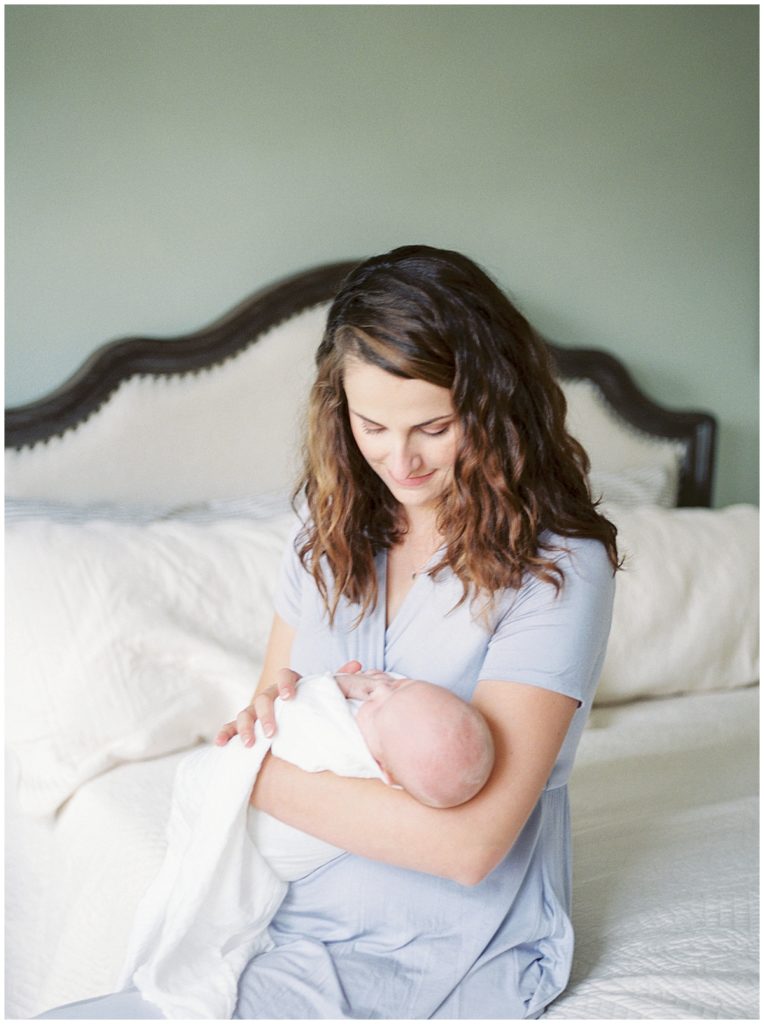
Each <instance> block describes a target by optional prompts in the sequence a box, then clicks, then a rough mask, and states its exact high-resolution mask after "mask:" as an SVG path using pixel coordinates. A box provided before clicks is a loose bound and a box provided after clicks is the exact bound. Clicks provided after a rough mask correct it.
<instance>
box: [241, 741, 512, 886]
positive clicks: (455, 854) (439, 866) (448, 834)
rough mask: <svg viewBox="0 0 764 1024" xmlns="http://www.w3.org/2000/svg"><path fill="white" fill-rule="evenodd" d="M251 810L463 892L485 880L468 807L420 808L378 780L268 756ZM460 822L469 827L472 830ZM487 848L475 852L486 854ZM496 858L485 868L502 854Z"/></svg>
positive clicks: (475, 826)
mask: <svg viewBox="0 0 764 1024" xmlns="http://www.w3.org/2000/svg"><path fill="white" fill-rule="evenodd" d="M474 802H475V801H472V803H474ZM252 803H253V804H254V806H255V807H258V808H259V809H261V810H264V811H267V812H268V813H269V814H272V815H273V816H274V817H276V818H279V820H281V821H284V822H286V823H287V824H289V825H293V826H294V827H296V828H299V829H302V830H303V831H304V832H308V833H310V834H311V835H315V836H317V837H318V838H320V839H323V840H324V841H325V842H328V843H332V844H333V845H334V846H338V847H340V849H343V850H347V851H348V852H349V853H356V854H359V855H361V856H364V857H369V858H371V859H372V860H379V861H383V862H385V863H388V864H396V865H398V866H399V867H406V868H412V869H414V870H416V871H424V872H426V873H428V874H433V875H440V876H442V877H444V878H450V879H452V880H454V881H457V882H460V883H461V884H464V885H470V884H475V882H477V881H479V880H480V878H481V877H483V875H484V874H487V871H486V870H481V868H480V866H479V864H480V862H481V861H482V858H480V857H478V856H477V854H478V852H482V853H483V854H486V853H487V852H488V851H487V850H485V849H482V851H478V850H476V849H473V848H472V846H473V845H474V840H475V837H476V836H477V835H481V834H484V831H483V829H482V828H481V827H480V825H479V824H478V822H477V821H475V820H474V819H475V809H474V808H472V809H470V808H469V805H465V806H463V807H457V808H453V809H434V808H431V807H425V806H423V805H422V804H420V803H418V802H417V801H416V800H414V799H413V797H411V796H409V795H408V793H405V792H403V791H402V790H399V789H393V788H391V787H390V786H386V785H385V784H384V783H383V782H381V781H379V780H376V779H354V778H340V777H339V776H337V775H334V774H332V773H331V772H315V773H314V772H304V771H302V769H300V768H297V767H295V766H294V765H292V764H289V763H287V762H286V761H282V760H280V759H279V758H275V757H272V756H271V755H269V756H268V757H267V758H266V760H265V763H264V764H263V766H262V768H261V769H260V772H259V774H258V780H257V782H256V784H255V787H254V790H253V794H252ZM465 818H469V819H470V820H471V822H472V825H471V827H468V826H467V824H466V821H465V820H464V819H465ZM476 830H477V831H476ZM485 842H486V839H484V840H482V841H481V842H480V844H479V845H480V846H481V847H484V846H485ZM494 852H495V854H496V856H495V858H492V859H491V861H492V863H491V866H493V861H494V860H495V863H498V862H499V860H501V857H502V856H503V855H504V853H506V850H504V849H499V850H496V851H494Z"/></svg>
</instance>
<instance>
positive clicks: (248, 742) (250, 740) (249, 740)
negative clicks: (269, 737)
mask: <svg viewBox="0 0 764 1024" xmlns="http://www.w3.org/2000/svg"><path fill="white" fill-rule="evenodd" d="M254 742H255V737H254V736H247V738H246V739H245V740H244V746H245V747H251V746H252V744H253V743H254Z"/></svg>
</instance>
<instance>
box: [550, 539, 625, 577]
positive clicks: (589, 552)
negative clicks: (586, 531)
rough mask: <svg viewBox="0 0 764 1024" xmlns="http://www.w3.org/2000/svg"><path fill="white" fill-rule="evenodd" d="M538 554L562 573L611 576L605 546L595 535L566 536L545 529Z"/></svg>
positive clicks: (611, 567) (610, 566)
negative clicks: (550, 561) (547, 559)
mask: <svg viewBox="0 0 764 1024" xmlns="http://www.w3.org/2000/svg"><path fill="white" fill-rule="evenodd" d="M539 554H540V555H542V557H548V558H550V559H551V560H552V561H553V562H554V563H555V565H556V566H557V567H558V568H559V569H560V570H561V571H562V573H563V575H564V574H566V573H568V572H573V573H575V574H576V575H579V576H583V577H590V576H591V577H593V578H604V577H609V578H612V576H613V574H614V571H613V565H612V563H611V561H610V556H609V554H608V551H607V548H606V547H605V545H604V544H603V543H602V541H601V540H598V539H597V538H596V537H566V536H563V535H562V534H559V533H552V532H551V531H547V532H546V533H544V534H542V536H541V538H540V543H539Z"/></svg>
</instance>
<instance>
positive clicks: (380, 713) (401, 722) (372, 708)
mask: <svg viewBox="0 0 764 1024" xmlns="http://www.w3.org/2000/svg"><path fill="white" fill-rule="evenodd" d="M360 674H361V673H359V675H360ZM363 676H364V679H366V680H368V682H369V686H368V690H367V693H366V697H365V699H364V702H363V704H361V706H360V708H359V709H358V713H357V715H356V724H357V725H358V728H359V729H360V730H361V735H362V736H363V738H364V740H365V741H366V746H367V747H368V748H369V751H370V752H371V754H372V756H373V757H374V758H375V759H376V761H377V763H378V764H379V766H380V768H381V769H382V771H383V772H384V773H385V775H386V776H387V779H388V781H389V782H395V779H394V778H393V777H392V772H391V771H390V770H389V767H388V764H387V761H388V752H389V747H390V745H391V744H392V743H395V742H396V741H397V740H398V739H399V737H400V735H401V733H402V732H403V730H404V729H405V717H406V713H407V711H409V710H410V709H411V701H410V700H408V699H405V700H403V701H402V700H401V699H400V697H401V695H402V694H403V693H404V692H405V691H406V690H407V689H410V688H411V687H414V688H416V687H421V686H422V685H423V684H421V683H420V681H419V680H417V679H393V678H392V677H391V676H389V675H387V674H386V673H385V672H364V673H363ZM417 695H418V694H416V693H415V694H414V697H415V701H416V697H417ZM409 696H411V694H409Z"/></svg>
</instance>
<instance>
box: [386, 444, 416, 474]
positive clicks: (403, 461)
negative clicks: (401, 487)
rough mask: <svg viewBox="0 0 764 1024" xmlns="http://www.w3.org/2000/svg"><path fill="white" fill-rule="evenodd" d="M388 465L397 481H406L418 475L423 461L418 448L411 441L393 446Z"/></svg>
mask: <svg viewBox="0 0 764 1024" xmlns="http://www.w3.org/2000/svg"><path fill="white" fill-rule="evenodd" d="M388 465H389V467H390V472H391V473H392V474H393V476H394V477H395V478H396V480H405V479H406V478H407V477H409V476H415V475H416V471H417V469H419V468H420V467H421V465H422V460H421V458H420V456H419V453H418V452H417V450H416V448H415V447H414V446H413V445H412V444H411V443H410V442H409V441H405V442H400V443H396V444H394V445H393V448H392V450H391V452H390V461H389V463H388Z"/></svg>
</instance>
